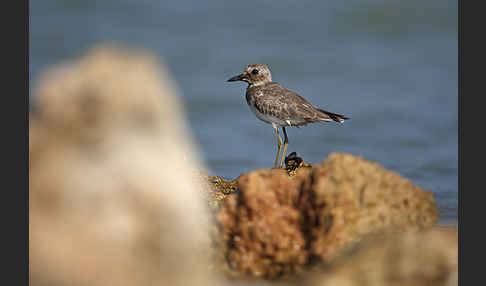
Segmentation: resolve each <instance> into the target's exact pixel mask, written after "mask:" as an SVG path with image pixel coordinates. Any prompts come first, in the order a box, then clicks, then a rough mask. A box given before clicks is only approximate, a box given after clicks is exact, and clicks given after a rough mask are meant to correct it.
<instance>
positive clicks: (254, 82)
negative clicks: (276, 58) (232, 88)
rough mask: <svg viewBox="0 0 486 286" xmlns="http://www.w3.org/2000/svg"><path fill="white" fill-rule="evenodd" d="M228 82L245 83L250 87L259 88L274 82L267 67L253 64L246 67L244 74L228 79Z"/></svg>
mask: <svg viewBox="0 0 486 286" xmlns="http://www.w3.org/2000/svg"><path fill="white" fill-rule="evenodd" d="M228 81H245V82H247V83H248V84H249V85H250V86H259V85H262V84H265V83H269V82H272V75H271V74H270V70H269V69H268V67H267V66H266V65H263V64H252V65H248V66H246V68H245V70H244V71H243V73H241V74H240V75H237V76H234V77H232V78H230V79H228Z"/></svg>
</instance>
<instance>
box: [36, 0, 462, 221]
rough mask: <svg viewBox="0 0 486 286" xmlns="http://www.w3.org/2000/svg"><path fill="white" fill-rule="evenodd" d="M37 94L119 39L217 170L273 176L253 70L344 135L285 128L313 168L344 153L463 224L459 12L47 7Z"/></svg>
mask: <svg viewBox="0 0 486 286" xmlns="http://www.w3.org/2000/svg"><path fill="white" fill-rule="evenodd" d="M30 9H31V10H30V15H31V20H30V33H31V34H30V76H31V80H33V81H32V83H31V85H30V87H31V95H32V96H34V97H35V91H34V90H32V87H33V86H34V84H35V80H36V77H37V76H38V75H39V73H40V72H41V70H42V69H44V68H45V67H47V66H48V65H50V64H54V63H56V62H59V61H61V60H63V59H66V58H72V57H75V56H77V55H79V54H81V53H83V52H84V51H85V50H86V48H88V47H90V46H91V45H92V44H94V43H97V42H100V41H107V40H116V41H120V42H123V43H128V44H131V45H134V46H138V47H142V48H146V49H149V50H151V51H153V52H155V53H156V54H157V55H160V56H161V57H163V59H164V61H165V62H166V63H167V65H168V67H169V69H170V71H171V73H172V74H173V76H174V77H175V79H176V80H177V82H178V84H179V87H180V90H181V91H182V97H183V100H184V102H185V103H186V107H187V113H188V116H189V124H190V128H191V130H192V131H193V137H194V139H195V140H196V141H197V142H198V144H199V149H200V152H201V154H202V155H203V156H204V159H205V161H206V164H207V166H208V168H209V170H208V171H209V172H210V173H213V174H217V175H220V176H224V177H227V178H235V177H237V176H238V175H239V174H241V173H243V172H247V171H250V170H253V169H257V168H267V167H272V165H273V161H274V155H275V151H276V145H275V144H276V139H275V137H274V136H275V135H274V133H273V129H272V127H271V126H270V125H267V124H265V123H263V122H261V121H259V120H258V119H257V118H256V117H254V115H253V114H252V113H251V112H250V110H249V108H248V106H247V105H246V102H245V99H244V92H245V88H246V84H244V83H227V82H225V81H226V79H228V78H229V77H231V76H233V75H236V74H239V73H240V72H241V71H242V70H243V68H244V67H245V65H247V64H249V63H266V64H268V65H269V66H270V69H271V71H272V76H273V79H274V81H277V82H279V83H282V84H284V85H285V86H286V87H287V88H289V89H292V90H294V91H296V92H298V93H300V94H301V95H302V96H304V97H306V98H307V99H308V100H309V101H310V102H311V103H313V104H314V105H316V106H319V107H321V108H323V109H326V110H329V111H332V112H336V113H342V114H344V115H347V116H349V117H351V120H349V121H346V122H345V123H344V124H311V125H308V126H306V127H302V128H299V129H297V128H288V135H289V141H290V145H289V149H288V152H287V153H290V152H292V151H296V152H297V153H298V155H299V156H302V157H303V158H304V159H305V160H307V161H310V162H312V163H318V162H320V161H322V160H323V159H325V158H326V157H327V156H328V154H329V153H330V152H348V153H351V154H355V155H361V156H363V158H364V159H367V160H371V161H375V162H378V163H380V164H381V165H382V166H384V167H385V168H389V169H391V170H394V171H396V172H398V173H399V174H401V175H403V176H404V177H406V178H408V179H410V180H411V181H412V182H414V183H415V184H417V185H419V186H420V187H422V188H425V189H427V190H431V191H433V192H434V194H435V198H436V200H437V202H438V205H439V212H440V222H441V223H442V224H449V223H452V224H454V223H456V222H457V209H458V207H457V202H458V200H457V191H458V65H457V63H458V58H457V53H458V50H457V46H458V44H457V3H456V1H449V0H447V1H446V0H440V1H439V0H437V1H427V2H423V1H418V0H410V1H398V0H394V1H385V0H382V1H378V0H370V1H365V0H361V1H278V2H277V1H273V2H272V1H231V2H230V1H223V0H220V1H200V2H197V1H193V2H191V3H188V1H156V0H141V1H128V0H107V1H94V0H90V1H61V0H44V1H32V2H31V3H30Z"/></svg>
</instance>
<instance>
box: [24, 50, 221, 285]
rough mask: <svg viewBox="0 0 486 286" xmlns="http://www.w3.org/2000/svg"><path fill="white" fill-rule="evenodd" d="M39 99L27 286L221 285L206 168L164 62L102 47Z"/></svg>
mask: <svg viewBox="0 0 486 286" xmlns="http://www.w3.org/2000/svg"><path fill="white" fill-rule="evenodd" d="M36 93H37V94H36V100H37V105H36V112H35V114H34V115H33V116H32V117H31V121H30V124H31V125H30V140H29V141H30V146H29V147H30V150H29V152H30V154H29V155H30V168H29V172H30V174H29V176H30V180H29V187H30V193H29V196H30V198H29V199H30V208H29V209H30V213H29V219H30V221H29V228H30V237H29V239H30V241H29V242H30V243H29V262H30V282H31V284H32V285H53V286H55V285H75V286H78V285H79V286H84V285H90V286H98V285H103V286H105V285H214V284H213V283H209V282H208V281H209V279H208V277H207V268H206V267H207V265H208V259H207V255H206V254H205V252H206V250H207V249H208V248H209V246H208V243H209V239H208V236H207V225H206V224H205V222H207V221H208V220H209V216H208V214H207V210H206V209H207V208H206V206H205V202H204V201H203V199H202V197H200V195H201V193H202V190H201V189H200V185H199V184H198V183H196V181H195V180H194V179H193V178H194V176H193V173H194V172H195V171H194V169H200V165H199V162H198V159H197V158H196V155H195V152H194V148H193V146H192V143H191V138H189V137H188V136H187V134H186V132H185V130H186V127H185V126H184V124H185V123H184V122H185V121H184V120H185V118H184V114H183V110H182V108H181V105H180V103H179V102H178V98H177V96H176V94H177V91H176V90H175V88H174V85H173V84H172V82H171V80H170V77H169V76H168V74H166V73H165V72H164V70H163V66H161V65H159V62H158V60H157V59H156V58H154V57H153V56H151V55H149V54H147V53H145V52H141V51H136V50H129V49H125V48H120V47H117V46H114V45H108V46H101V47H97V48H95V49H93V50H91V51H90V52H89V53H88V54H86V55H85V56H83V57H82V58H81V59H79V60H76V61H73V62H69V63H65V64H64V65H59V66H56V67H54V68H53V69H51V70H50V71H48V72H47V73H45V74H44V76H43V77H42V78H41V79H40V82H39V86H38V89H37V90H36ZM188 269H189V270H188ZM188 271H190V275H188Z"/></svg>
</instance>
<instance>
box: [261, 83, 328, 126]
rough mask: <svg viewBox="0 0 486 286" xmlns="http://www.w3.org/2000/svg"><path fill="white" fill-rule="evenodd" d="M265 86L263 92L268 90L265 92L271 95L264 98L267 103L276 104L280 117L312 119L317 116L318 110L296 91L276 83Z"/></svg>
mask: <svg viewBox="0 0 486 286" xmlns="http://www.w3.org/2000/svg"><path fill="white" fill-rule="evenodd" d="M267 88H268V89H267V90H266V91H265V92H266V93H267V91H269V92H268V93H267V94H269V95H271V96H269V97H265V100H267V101H269V102H268V103H267V105H269V104H273V105H276V108H278V109H279V114H280V115H281V117H284V118H281V119H284V120H286V119H290V120H297V119H299V120H305V121H312V120H313V119H317V118H318V117H319V113H320V112H319V111H318V110H317V109H316V108H315V107H314V106H312V104H310V103H309V102H308V101H307V100H306V99H305V98H303V97H302V96H300V95H299V94H297V93H296V92H294V91H291V90H289V89H286V88H285V87H283V86H281V85H280V84H278V83H272V84H271V85H270V86H268V87H267Z"/></svg>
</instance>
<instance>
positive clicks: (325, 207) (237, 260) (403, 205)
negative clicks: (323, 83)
mask: <svg viewBox="0 0 486 286" xmlns="http://www.w3.org/2000/svg"><path fill="white" fill-rule="evenodd" d="M237 183H238V188H239V190H238V192H236V193H234V194H232V195H230V196H228V197H227V198H226V199H225V200H224V201H223V202H222V204H221V207H220V210H219V212H218V223H219V229H220V235H219V241H217V242H216V244H217V245H218V247H219V249H220V257H221V259H222V261H224V262H225V263H226V264H225V270H226V272H227V273H228V274H230V276H242V275H250V276H255V277H262V278H277V277H282V276H286V275H288V274H292V273H300V272H302V271H303V270H304V267H305V266H309V265H312V264H313V263H316V262H323V263H331V262H332V261H333V260H335V258H336V257H338V256H339V255H340V254H341V253H342V252H343V251H344V250H345V249H346V248H348V247H350V246H351V245H353V243H355V242H358V241H359V240H360V239H361V238H362V237H364V236H366V235H368V234H370V233H375V232H379V231H383V230H389V231H392V230H393V231H404V230H412V229H424V228H428V227H431V226H433V225H435V224H436V223H437V220H438V212H437V207H436V204H435V201H434V199H433V195H432V193H431V192H427V191H424V190H422V189H420V188H419V187H417V186H415V185H413V184H412V183H411V182H410V181H408V180H407V179H404V178H402V177H400V176H399V175H397V174H395V173H393V172H390V171H388V170H385V169H383V168H382V167H380V166H379V165H378V164H375V163H371V162H368V161H365V160H363V159H361V158H360V157H355V156H353V155H349V154H339V153H335V154H331V155H330V156H329V158H328V159H327V160H326V161H325V162H323V163H322V164H319V165H315V166H313V167H312V168H301V169H298V171H297V172H296V174H295V175H294V176H289V175H288V173H287V172H286V170H284V169H272V170H268V169H262V170H257V171H253V172H250V173H248V174H244V175H242V176H240V177H239V178H238V179H237Z"/></svg>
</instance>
